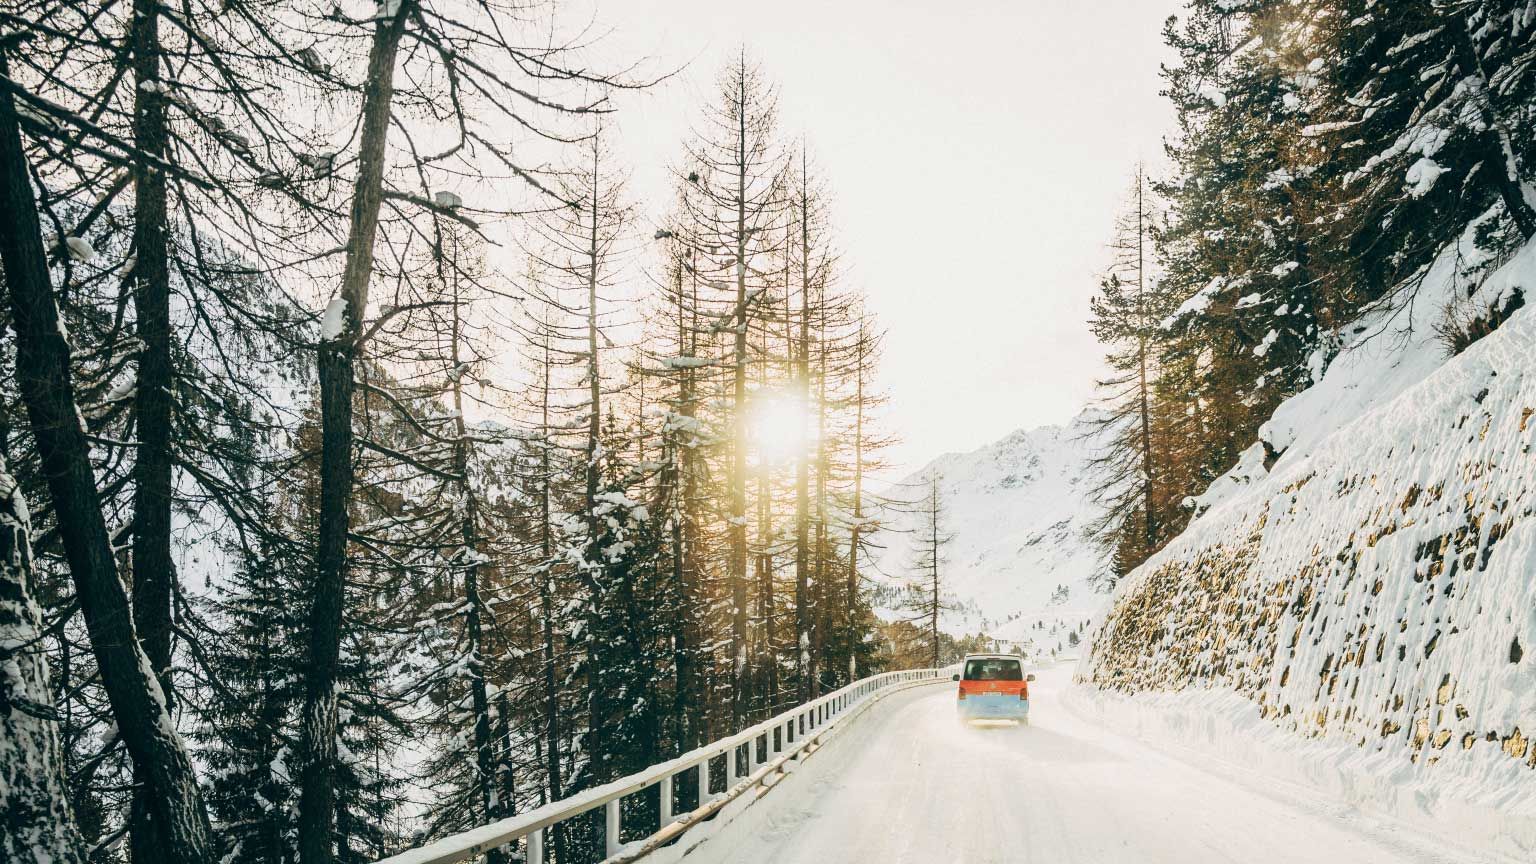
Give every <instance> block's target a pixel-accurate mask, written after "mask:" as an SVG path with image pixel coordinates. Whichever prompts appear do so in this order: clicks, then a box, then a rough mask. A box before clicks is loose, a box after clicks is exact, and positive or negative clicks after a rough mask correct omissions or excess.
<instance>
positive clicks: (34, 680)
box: [0, 425, 86, 864]
mask: <svg viewBox="0 0 1536 864" xmlns="http://www.w3.org/2000/svg"><path fill="white" fill-rule="evenodd" d="M5 435H6V430H5V428H4V427H3V425H0V445H3V442H4V440H5ZM42 618H43V616H42V610H41V609H39V608H38V606H37V603H36V601H34V600H33V594H32V540H31V523H30V521H29V520H28V518H27V508H26V505H25V503H24V502H23V501H22V499H21V489H20V487H19V486H18V485H17V483H16V480H15V478H13V477H11V475H10V473H9V470H8V466H7V465H6V460H5V457H4V456H3V455H0V666H8V667H10V668H11V669H12V672H11V674H7V675H0V742H5V743H4V744H3V745H0V861H26V860H32V859H37V860H43V861H55V862H58V864H84V862H85V860H86V854H85V842H84V841H83V840H82V839H81V837H80V829H79V827H78V826H77V824H76V823H75V815H74V813H73V812H71V809H70V806H69V790H68V786H67V785H66V783H65V781H64V757H63V754H62V752H61V751H60V747H59V730H58V715H57V713H56V712H55V711H54V707H53V688H52V685H51V683H50V681H49V680H48V662H47V660H45V659H44V657H43V651H42ZM13 646H14V647H13Z"/></svg>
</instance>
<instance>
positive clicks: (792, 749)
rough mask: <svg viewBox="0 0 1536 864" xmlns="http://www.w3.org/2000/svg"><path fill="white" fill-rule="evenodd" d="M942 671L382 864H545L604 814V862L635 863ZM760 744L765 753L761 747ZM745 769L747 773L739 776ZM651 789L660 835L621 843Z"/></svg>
mask: <svg viewBox="0 0 1536 864" xmlns="http://www.w3.org/2000/svg"><path fill="white" fill-rule="evenodd" d="M943 671H944V670H939V669H913V670H908V671H904V672H885V673H882V674H880V675H871V676H870V677H868V678H863V679H860V680H858V681H855V682H853V683H852V684H849V685H848V686H846V687H843V688H842V689H840V690H836V691H834V692H832V693H828V694H827V695H825V696H822V697H820V698H818V699H815V700H812V701H810V702H807V703H806V704H804V705H801V706H799V707H797V708H794V709H791V710H789V711H786V712H784V713H783V714H780V715H778V716H777V717H773V718H771V719H769V720H765V721H763V722H762V723H759V724H757V725H756V726H753V727H751V728H748V729H744V730H742V731H740V732H738V733H736V734H735V735H731V736H729V737H727V738H722V739H721V740H719V741H716V742H715V743H713V744H707V745H705V746H703V747H700V748H698V749H697V750H693V751H691V752H689V753H684V754H683V755H682V756H679V757H677V758H676V759H672V760H670V761H667V762H662V763H660V764H658V765H653V766H651V767H650V768H647V769H646V770H644V771H641V772H639V773H637V774H631V775H629V776H628V777H621V778H619V779H618V780H614V781H613V782H611V783H606V784H604V785H602V786H597V787H594V788H592V789H588V790H586V791H584V792H581V793H579V794H576V795H573V796H571V797H570V798H566V799H563V800H560V801H554V802H551V803H549V804H546V805H544V806H542V807H539V808H537V809H535V810H530V811H528V812H527V813H523V814H520V815H517V816H511V817H508V818H506V819H502V820H500V821H497V822H492V823H490V824H489V825H483V826H481V827H479V828H474V829H471V830H469V831H465V832H464V833H462V834H455V835H453V836H452V837H445V838H443V839H441V840H437V841H434V842H432V843H428V844H427V845H425V846H420V847H418V848H416V849H412V850H410V851H407V852H402V853H400V854H398V855H393V856H391V857H389V858H385V859H383V860H382V861H379V862H378V864H453V862H458V861H467V860H469V859H471V858H474V857H475V856H477V855H484V854H485V853H487V852H490V851H492V850H494V849H497V848H499V847H503V846H507V845H508V844H512V843H516V842H517V841H519V840H522V841H523V842H524V844H525V845H524V852H525V855H524V859H525V860H526V861H527V862H528V864H544V862H545V857H544V839H545V836H546V832H547V831H548V830H549V829H550V828H552V827H554V826H556V825H559V824H561V823H563V822H569V821H571V820H573V819H576V818H579V817H581V816H584V815H586V814H588V813H591V812H592V811H594V810H596V809H598V808H599V807H601V808H603V817H604V818H603V826H604V830H603V835H604V847H605V853H604V854H605V856H606V857H605V858H604V860H605V861H607V862H612V864H620V862H628V861H635V860H638V859H640V858H642V857H645V856H646V855H649V854H650V853H652V852H655V851H656V850H658V849H660V848H662V847H663V846H666V845H667V844H669V843H672V842H673V841H674V840H677V839H678V838H679V837H681V836H682V835H683V834H684V833H685V832H686V831H688V829H690V828H693V827H694V826H696V825H698V824H700V823H702V822H704V821H706V820H708V819H710V817H712V816H716V814H718V813H721V812H722V811H723V810H724V809H725V808H726V805H728V804H730V803H732V802H734V801H737V800H738V799H740V798H742V796H743V795H744V794H745V793H747V792H749V791H752V790H760V791H758V794H757V795H756V796H755V797H753V798H750V799H748V801H747V803H746V804H743V805H742V806H741V807H740V808H732V809H733V810H734V812H732V813H731V814H730V815H731V816H732V817H733V816H734V815H735V812H740V809H745V807H747V806H751V803H752V802H755V801H756V799H757V798H758V797H761V795H762V794H763V793H765V792H766V791H767V789H769V788H771V787H772V786H773V785H774V784H775V783H776V782H777V781H778V779H779V778H780V777H782V776H783V774H784V773H785V768H786V766H787V765H788V763H790V762H791V761H795V760H799V759H803V758H805V757H806V756H808V755H809V754H810V753H812V752H814V751H815V750H816V749H818V748H819V747H820V745H821V743H822V742H823V741H824V740H825V738H826V736H827V735H828V734H829V733H831V732H833V731H834V730H835V729H837V728H840V727H841V726H842V725H843V724H844V723H846V722H847V721H848V720H851V719H852V718H854V717H856V716H858V715H859V714H861V713H863V711H864V710H866V709H867V708H868V707H869V706H871V705H873V704H874V703H875V702H877V701H879V700H880V699H881V698H883V697H884V696H886V695H888V694H890V693H893V692H896V691H898V690H902V689H905V688H907V687H912V686H917V685H920V684H930V683H933V682H935V681H942V680H945V679H944V678H943ZM759 744H761V745H762V746H761V747H759ZM743 750H745V753H744V754H743ZM760 750H761V754H762V755H761V756H759V751H760ZM721 756H724V757H725V759H724V762H725V791H723V792H717V793H711V792H710V791H709V787H710V780H711V779H712V777H711V765H710V763H711V762H713V761H714V760H716V759H719V758H720V757H721ZM743 768H745V773H742V771H743ZM688 772H697V775H696V776H697V782H698V790H699V793H698V806H697V807H696V808H695V809H693V810H692V811H690V812H688V813H684V814H677V813H674V812H673V809H674V806H675V804H676V798H677V795H676V788H675V787H676V783H675V780H676V778H678V777H679V776H682V775H684V774H687V773H688ZM653 786H657V787H660V788H659V790H658V795H659V799H660V807H661V819H660V823H659V824H660V825H661V828H660V830H658V831H657V832H656V833H654V834H651V835H650V836H648V837H645V838H643V839H640V840H634V841H631V842H629V843H624V842H622V841H621V840H620V833H621V832H622V830H623V821H622V820H623V812H622V804H623V801H624V799H625V798H628V797H630V796H633V795H640V794H643V793H645V792H646V791H647V790H649V789H650V788H651V787H653ZM699 842H702V840H701V841H699ZM674 845H678V844H674ZM694 845H696V844H694Z"/></svg>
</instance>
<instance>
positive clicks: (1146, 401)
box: [1136, 165, 1158, 560]
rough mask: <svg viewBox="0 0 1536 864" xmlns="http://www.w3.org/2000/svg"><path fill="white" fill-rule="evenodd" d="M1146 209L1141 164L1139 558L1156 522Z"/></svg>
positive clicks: (1147, 553) (1151, 545) (1153, 539)
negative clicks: (1140, 548) (1140, 550)
mask: <svg viewBox="0 0 1536 864" xmlns="http://www.w3.org/2000/svg"><path fill="white" fill-rule="evenodd" d="M1145 214H1146V210H1145V208H1144V206H1143V202H1142V175H1141V166H1140V165H1138V166H1136V332H1137V335H1136V363H1137V370H1138V371H1137V374H1138V376H1139V381H1138V385H1137V386H1138V391H1137V395H1138V397H1139V399H1140V403H1141V404H1140V408H1139V410H1140V413H1141V473H1142V478H1141V482H1142V510H1143V513H1142V515H1143V516H1144V517H1145V519H1144V520H1143V524H1142V527H1143V529H1144V533H1143V535H1142V544H1143V548H1142V556H1141V557H1142V560H1146V559H1147V558H1149V557H1151V556H1152V553H1153V552H1154V551H1156V549H1157V540H1158V536H1157V535H1158V523H1157V505H1156V501H1155V500H1154V495H1155V493H1154V489H1153V485H1152V470H1153V469H1152V407H1151V396H1150V394H1149V393H1148V392H1147V331H1148V330H1149V329H1150V328H1151V326H1152V325H1151V323H1150V322H1149V321H1148V320H1147V300H1146V282H1145V279H1146V271H1145V269H1144V267H1145V261H1144V259H1143V256H1144V254H1145V246H1146V244H1145V242H1144V241H1145V239H1146V223H1145V220H1144V217H1145Z"/></svg>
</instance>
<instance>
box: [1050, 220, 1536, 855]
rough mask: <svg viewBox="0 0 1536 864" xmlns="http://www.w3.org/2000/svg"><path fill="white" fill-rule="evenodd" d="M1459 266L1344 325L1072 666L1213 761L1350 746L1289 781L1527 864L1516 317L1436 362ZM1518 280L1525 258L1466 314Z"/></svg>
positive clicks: (1529, 798) (1533, 700) (1530, 718)
mask: <svg viewBox="0 0 1536 864" xmlns="http://www.w3.org/2000/svg"><path fill="white" fill-rule="evenodd" d="M1465 261H1466V259H1465V258H1464V257H1463V258H1462V259H1461V263H1462V264H1465ZM1457 267H1458V263H1457V260H1456V257H1455V256H1454V255H1452V254H1449V253H1448V254H1447V255H1445V256H1443V258H1442V260H1441V261H1440V262H1438V263H1437V264H1436V266H1435V267H1434V268H1433V269H1432V271H1431V272H1430V273H1429V274H1428V276H1427V278H1426V279H1425V281H1424V283H1423V285H1422V286H1421V287H1420V288H1419V290H1418V292H1417V293H1416V295H1415V296H1414V297H1413V298H1412V302H1409V303H1400V304H1398V305H1397V306H1396V307H1395V308H1394V309H1393V310H1390V311H1389V310H1380V311H1377V312H1375V313H1372V314H1370V315H1367V316H1365V317H1364V318H1362V320H1361V322H1360V324H1359V325H1358V326H1357V327H1356V328H1354V329H1353V330H1352V331H1351V332H1350V333H1348V334H1345V335H1346V340H1345V344H1344V346H1343V348H1342V351H1341V353H1340V355H1339V357H1338V358H1337V359H1336V360H1335V362H1334V363H1333V364H1332V365H1331V366H1330V367H1329V368H1328V371H1327V373H1326V374H1325V375H1324V377H1323V378H1322V380H1321V381H1320V382H1319V383H1318V384H1317V385H1316V386H1314V387H1312V388H1311V389H1309V390H1308V391H1306V392H1304V393H1302V394H1300V395H1298V396H1296V397H1294V398H1292V399H1291V400H1289V401H1288V402H1286V403H1285V404H1284V405H1282V406H1281V407H1280V409H1279V410H1278V411H1277V412H1276V413H1275V416H1274V418H1273V419H1272V420H1271V421H1270V423H1269V424H1267V425H1266V426H1265V427H1264V429H1263V430H1262V431H1261V437H1262V438H1263V440H1262V441H1261V442H1260V443H1258V444H1255V445H1254V447H1253V448H1251V449H1250V450H1249V451H1248V452H1247V453H1245V454H1244V455H1243V458H1242V460H1241V461H1240V463H1239V464H1238V466H1237V467H1236V468H1234V469H1233V470H1232V471H1231V472H1229V473H1228V474H1227V475H1226V476H1224V477H1223V478H1221V479H1220V480H1218V481H1217V482H1216V483H1214V484H1213V485H1212V487H1211V489H1210V490H1208V491H1207V493H1206V494H1205V495H1203V496H1201V497H1200V498H1199V499H1197V502H1196V503H1197V506H1198V508H1199V509H1200V511H1202V512H1201V515H1200V516H1199V517H1198V518H1196V519H1195V520H1194V521H1193V522H1192V523H1191V524H1190V526H1189V528H1188V529H1187V530H1186V531H1185V532H1184V533H1183V534H1182V535H1181V536H1180V537H1179V538H1177V539H1176V540H1175V541H1174V542H1173V543H1171V544H1170V545H1169V546H1168V547H1167V548H1166V549H1164V550H1163V551H1162V552H1160V553H1159V554H1158V555H1156V556H1154V557H1153V558H1152V559H1151V560H1150V561H1148V562H1147V563H1146V564H1145V565H1143V566H1142V567H1141V568H1139V569H1138V570H1137V571H1135V572H1134V573H1133V574H1131V575H1130V576H1129V577H1127V578H1126V579H1125V580H1124V582H1123V583H1122V584H1121V586H1120V588H1119V589H1118V590H1117V591H1116V594H1115V599H1114V601H1113V604H1112V607H1111V609H1110V610H1109V612H1108V613H1107V615H1106V617H1105V620H1104V622H1103V624H1102V625H1101V626H1100V627H1099V629H1098V630H1097V632H1096V633H1095V634H1094V638H1093V648H1092V651H1091V652H1090V653H1089V654H1088V655H1087V656H1086V657H1085V659H1084V661H1083V664H1082V666H1081V667H1080V669H1079V673H1078V674H1079V678H1080V679H1081V680H1084V681H1089V682H1092V683H1094V684H1097V685H1098V686H1099V687H1100V688H1105V689H1109V690H1118V691H1125V692H1128V693H1146V692H1148V691H1152V692H1161V693H1162V694H1163V695H1159V696H1156V697H1152V696H1138V697H1135V699H1131V700H1128V701H1125V700H1122V701H1120V702H1116V703H1114V704H1115V706H1116V707H1115V710H1122V711H1129V712H1132V713H1133V714H1135V715H1137V716H1144V717H1146V718H1149V719H1148V720H1147V722H1154V721H1153V720H1151V719H1150V718H1152V717H1153V716H1154V715H1156V714H1158V713H1161V712H1164V711H1167V712H1168V716H1167V717H1166V718H1164V719H1160V720H1156V721H1155V722H1157V723H1160V724H1162V725H1163V726H1164V727H1169V728H1165V729H1163V731H1164V732H1166V733H1168V734H1181V735H1183V737H1185V738H1188V739H1191V740H1195V741H1198V742H1204V743H1205V744H1213V743H1220V742H1223V741H1227V740H1228V739H1232V740H1231V743H1230V744H1229V745H1223V746H1228V747H1230V748H1234V749H1232V750H1231V752H1228V753H1227V756H1228V757H1229V758H1233V759H1239V760H1249V759H1280V760H1283V759H1285V758H1287V756H1288V754H1291V753H1293V752H1296V750H1295V748H1283V747H1282V748H1279V749H1274V748H1267V747H1260V746H1258V745H1257V744H1255V743H1254V742H1257V741H1260V740H1270V739H1275V738H1276V736H1280V737H1283V738H1285V739H1287V740H1295V739H1296V738H1298V737H1299V738H1304V739H1314V742H1315V743H1316V744H1318V746H1328V747H1341V748H1349V750H1350V751H1352V755H1351V756H1350V757H1349V758H1344V757H1343V756H1341V755H1339V754H1341V753H1342V752H1343V751H1342V750H1335V751H1323V750H1313V751H1311V752H1314V754H1324V755H1321V756H1318V757H1317V759H1315V760H1314V761H1315V762H1317V763H1318V764H1319V765H1322V766H1327V767H1326V768H1316V767H1314V768H1312V769H1306V768H1301V767H1298V768H1297V770H1298V771H1300V772H1302V773H1304V774H1307V775H1308V778H1309V779H1311V780H1313V781H1317V782H1323V783H1325V784H1327V785H1331V786H1334V787H1347V789H1351V790H1354V792H1355V793H1358V794H1355V795H1351V796H1349V797H1352V798H1357V799H1358V800H1359V801H1361V802H1370V801H1382V802H1386V803H1385V805H1384V806H1386V807H1388V808H1389V809H1395V810H1396V811H1398V812H1397V813H1396V815H1399V816H1403V815H1407V812H1408V811H1410V810H1413V809H1414V808H1417V811H1416V812H1417V815H1419V816H1420V817H1422V816H1424V815H1426V814H1427V815H1429V816H1431V817H1436V818H1441V817H1443V818H1445V819H1447V820H1450V822H1449V823H1447V824H1454V826H1455V830H1456V831H1457V832H1458V833H1464V832H1470V833H1472V834H1477V835H1480V836H1478V837H1477V838H1476V840H1477V845H1479V846H1490V845H1492V846H1495V847H1496V848H1499V849H1501V850H1502V851H1505V852H1509V853H1511V854H1513V853H1514V852H1516V851H1520V852H1521V853H1522V854H1524V855H1526V856H1529V855H1530V854H1531V852H1532V851H1533V850H1536V774H1533V773H1532V771H1533V768H1536V744H1533V743H1532V742H1531V741H1530V740H1529V739H1530V737H1531V736H1533V735H1536V653H1532V650H1533V647H1536V518H1533V515H1532V514H1533V509H1536V492H1533V490H1532V488H1531V487H1532V486H1533V485H1536V484H1533V481H1536V454H1533V453H1532V452H1531V446H1532V443H1533V438H1536V419H1533V413H1536V311H1533V310H1532V309H1531V308H1526V309H1522V310H1521V311H1519V312H1517V313H1515V315H1514V316H1512V317H1511V318H1510V319H1509V320H1508V321H1507V322H1505V324H1504V325H1503V326H1502V327H1500V328H1499V329H1498V330H1496V331H1495V332H1494V333H1493V334H1491V335H1490V336H1487V337H1485V338H1483V339H1482V340H1480V341H1478V342H1476V343H1474V344H1473V345H1472V346H1471V347H1470V348H1468V349H1467V350H1466V351H1465V352H1464V353H1462V354H1461V355H1459V356H1457V357H1455V358H1452V359H1449V360H1447V359H1446V356H1445V349H1444V348H1443V347H1442V346H1441V345H1440V343H1439V340H1438V339H1437V338H1436V337H1435V335H1434V332H1433V323H1434V322H1435V321H1436V320H1438V319H1439V317H1440V316H1441V315H1442V313H1443V310H1444V308H1445V306H1446V304H1447V303H1449V302H1450V301H1451V299H1452V297H1453V296H1456V294H1457V292H1461V293H1463V294H1464V293H1465V291H1464V288H1463V287H1459V285H1460V284H1461V283H1460V280H1459V278H1458V273H1459V271H1458V269H1457ZM1533 284H1536V245H1533V246H1530V247H1528V248H1526V249H1525V250H1523V251H1522V252H1521V253H1520V254H1518V255H1517V256H1515V257H1514V258H1513V259H1512V260H1511V261H1509V262H1508V263H1506V264H1505V265H1504V266H1502V267H1501V268H1500V269H1499V270H1497V271H1496V272H1495V273H1494V274H1493V275H1492V276H1491V277H1490V278H1489V279H1488V280H1487V281H1486V282H1484V283H1483V284H1482V285H1481V286H1480V287H1478V289H1477V292H1476V294H1475V295H1474V296H1473V300H1474V301H1481V300H1482V299H1484V298H1492V297H1501V296H1505V295H1506V294H1507V292H1509V291H1511V290H1512V289H1514V288H1520V287H1525V288H1529V287H1530V286H1532V285H1533ZM1527 293H1529V291H1528V292H1527ZM1266 466H1267V467H1266ZM1170 691H1171V692H1172V693H1174V694H1177V695H1168V694H1169V692H1170ZM1102 698H1104V699H1110V698H1111V697H1108V696H1105V697H1102ZM1138 700H1141V701H1140V702H1138ZM1153 700H1164V701H1163V702H1162V703H1156V702H1155V701H1153ZM1168 700H1172V701H1168ZM1179 700H1184V701H1182V702H1181V701H1179ZM1153 704H1156V705H1158V710H1157V711H1151V710H1143V708H1142V707H1138V706H1139V705H1153ZM1186 708H1187V710H1185V709H1186ZM1181 718H1182V719H1181ZM1181 730H1182V731H1181ZM1271 752H1273V753H1276V754H1279V755H1265V754H1269V753H1271ZM1328 754H1332V755H1328ZM1330 762H1332V763H1335V764H1332V765H1330V764H1329V763H1330ZM1484 841H1486V842H1484Z"/></svg>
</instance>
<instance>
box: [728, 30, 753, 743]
mask: <svg viewBox="0 0 1536 864" xmlns="http://www.w3.org/2000/svg"><path fill="white" fill-rule="evenodd" d="M742 63H743V65H742V67H741V70H740V75H741V77H740V78H739V79H738V82H737V83H738V86H737V90H736V95H737V112H736V119H737V128H736V134H737V137H736V145H737V146H736V157H737V160H736V168H737V172H736V315H735V316H734V318H735V324H736V326H735V328H734V330H735V337H736V340H735V346H734V349H735V350H734V351H733V353H732V358H733V360H734V363H733V367H734V368H733V369H732V375H733V378H732V388H731V408H732V417H731V420H732V430H731V431H732V434H731V439H732V440H731V474H730V477H731V488H730V524H729V526H728V531H727V535H728V538H729V545H730V572H729V574H728V576H729V578H730V584H731V731H732V732H735V731H736V730H738V729H740V728H741V725H742V716H743V714H744V713H745V711H746V708H747V413H746V407H747V317H748V316H747V160H748V158H749V157H748V155H747V84H746V67H745V58H743V60H742Z"/></svg>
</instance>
